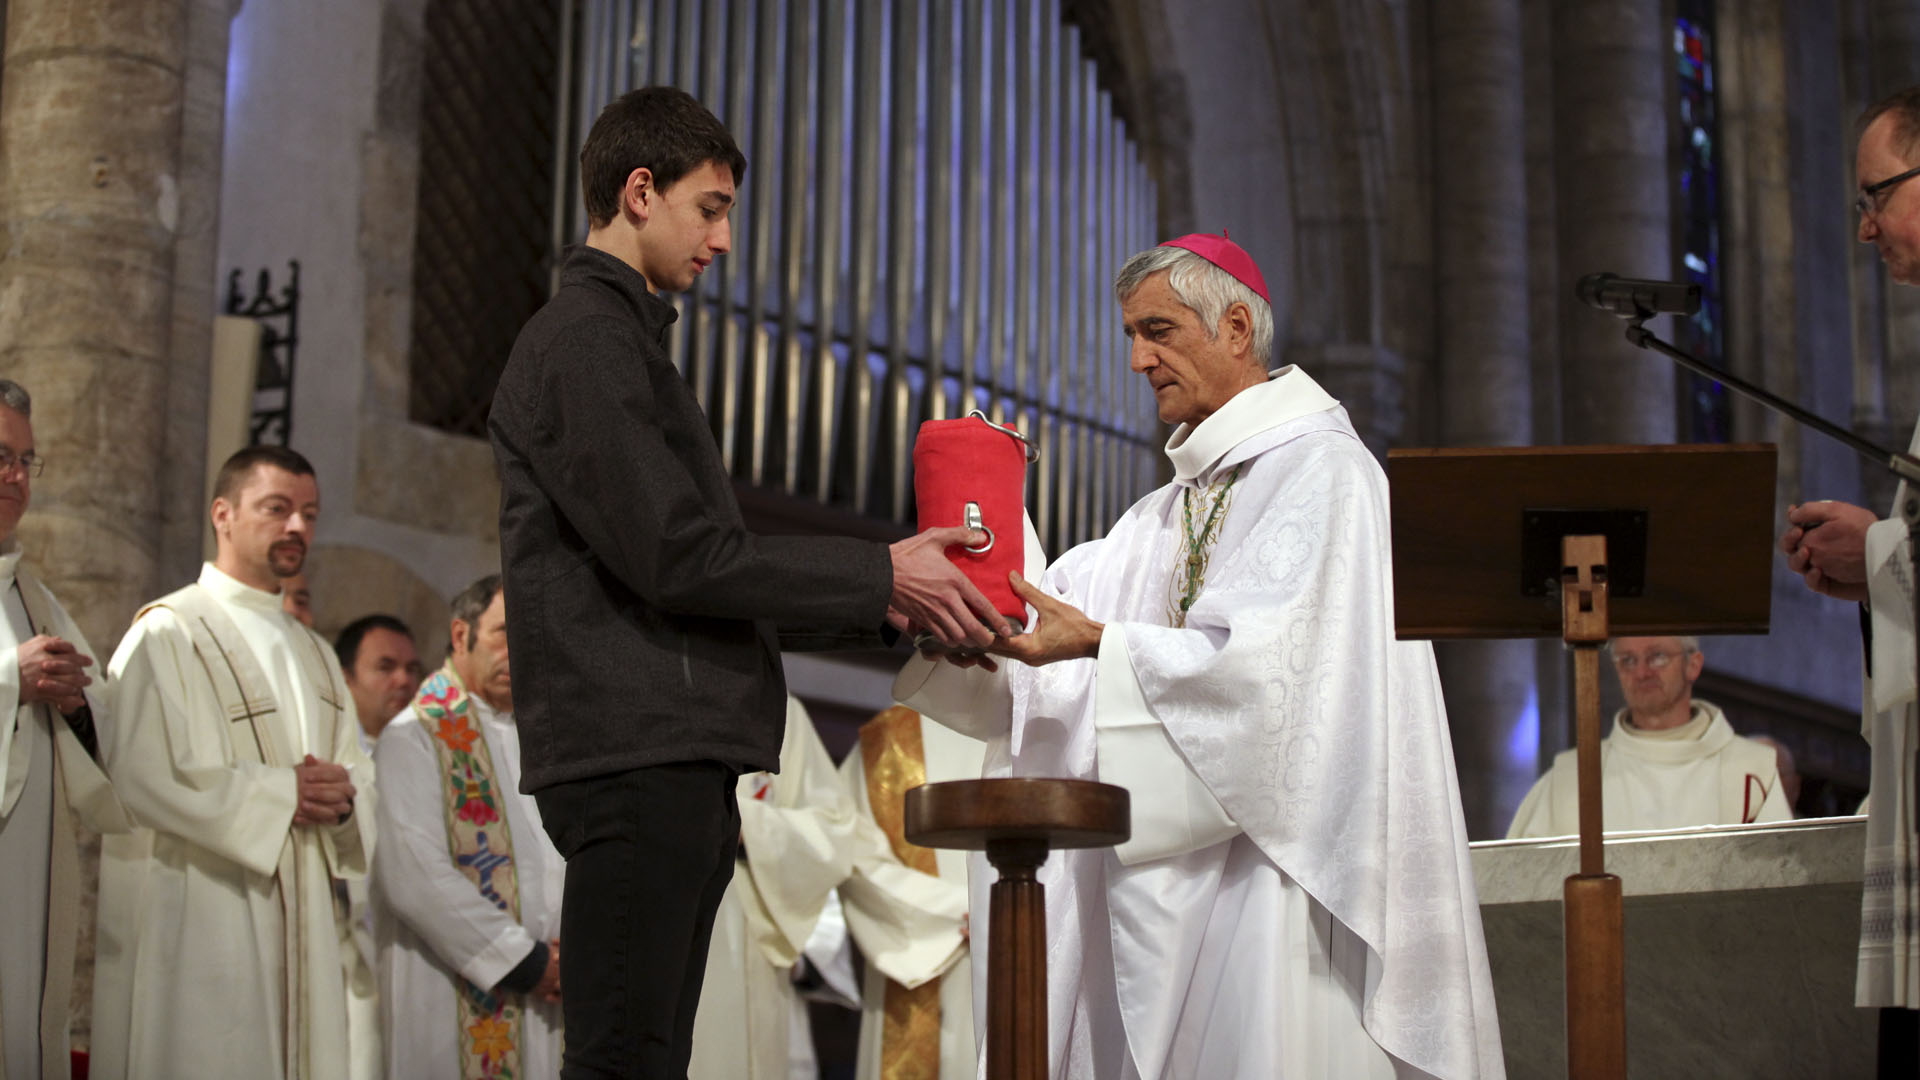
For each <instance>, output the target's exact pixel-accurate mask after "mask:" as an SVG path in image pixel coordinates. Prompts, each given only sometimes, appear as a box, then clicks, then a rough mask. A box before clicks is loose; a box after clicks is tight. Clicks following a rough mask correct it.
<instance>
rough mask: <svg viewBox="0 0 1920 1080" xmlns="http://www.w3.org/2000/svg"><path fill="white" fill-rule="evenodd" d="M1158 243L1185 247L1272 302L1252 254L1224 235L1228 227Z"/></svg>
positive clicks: (1164, 245) (1265, 281)
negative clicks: (1216, 234)
mask: <svg viewBox="0 0 1920 1080" xmlns="http://www.w3.org/2000/svg"><path fill="white" fill-rule="evenodd" d="M1160 246H1161V247H1177V248H1186V249H1187V250H1188V251H1191V252H1193V253H1194V254H1195V255H1198V256H1200V257H1201V258H1203V259H1205V260H1207V261H1208V262H1210V263H1212V264H1213V265H1215V266H1217V267H1219V268H1220V269H1222V270H1225V271H1226V272H1227V273H1229V274H1232V275H1233V276H1234V279H1235V280H1236V281H1238V282H1240V284H1242V285H1245V286H1246V287H1247V288H1249V289H1252V290H1253V291H1254V295H1256V296H1258V297H1260V299H1262V300H1265V301H1267V303H1269V304H1271V303H1273V301H1272V300H1271V299H1270V298H1269V297H1268V296H1267V279H1266V278H1264V277H1261V276H1260V267H1259V266H1257V265H1255V264H1254V261H1253V256H1251V255H1249V254H1247V249H1246V248H1243V247H1241V246H1240V245H1239V244H1236V243H1234V242H1233V241H1232V240H1229V239H1228V238H1227V231H1226V230H1225V229H1222V230H1220V235H1219V236H1215V235H1213V234H1212V233H1188V234H1187V235H1186V236H1182V237H1179V238H1178V239H1174V240H1168V241H1167V242H1166V243H1163V244H1161V245H1160Z"/></svg>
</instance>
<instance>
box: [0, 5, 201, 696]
mask: <svg viewBox="0 0 1920 1080" xmlns="http://www.w3.org/2000/svg"><path fill="white" fill-rule="evenodd" d="M7 8H8V10H7V28H6V45H5V67H4V72H5V76H4V86H0V217H3V218H4V222H5V228H6V230H7V243H6V247H5V256H4V258H0V371H4V372H5V373H6V374H7V375H8V376H9V377H11V378H13V379H16V380H17V381H19V382H21V383H22V384H24V385H25V386H26V387H27V388H28V390H30V391H31V392H32V393H33V395H34V417H33V418H34V435H35V439H36V442H37V443H38V446H39V450H40V452H41V453H43V454H45V455H46V456H47V459H48V462H49V464H48V466H47V472H46V475H45V476H44V477H43V478H42V479H41V480H40V482H39V483H37V484H36V485H35V488H36V490H35V491H34V502H33V508H32V510H31V511H30V512H29V513H28V514H27V517H26V519H25V521H24V522H23V523H22V525H21V530H20V531H21V538H22V541H23V543H25V545H26V547H27V551H28V552H29V559H30V561H31V564H32V565H33V566H34V567H35V569H37V570H38V571H39V572H40V573H41V574H42V575H43V576H44V577H45V578H46V580H47V582H48V584H49V585H51V586H52V588H53V590H54V592H55V593H56V594H58V595H59V596H60V598H61V599H62V600H63V601H64V602H65V603H66V605H67V607H68V608H69V609H70V610H71V611H72V612H73V614H74V617H75V618H76V620H77V621H78V622H79V624H80V627H81V629H82V630H83V631H84V632H85V633H86V634H87V636H88V638H89V639H90V641H91V643H92V644H93V646H94V648H95V649H96V650H98V651H99V652H100V653H102V654H106V653H109V652H110V651H111V650H112V648H113V646H114V644H115V643H116V642H117V640H118V639H119V637H120V635H121V633H122V632H123V631H124V630H125V628H126V625H127V623H128V621H129V620H130V618H131V617H132V614H133V612H134V610H135V608H136V607H137V606H138V605H139V604H140V603H141V602H143V601H145V600H148V599H151V598H152V597H153V596H154V595H155V594H156V593H157V592H158V589H157V585H158V581H157V580H156V570H157V567H158V557H159V549H160V523H161V515H160V505H161V490H162V484H163V482H164V481H163V478H164V476H165V473H166V469H165V458H166V451H167V440H166V428H167V405H168V382H169V380H168V349H169V343H170V339H171V336H172V328H173V326H172V324H173V302H174V294H173V263H174V236H175V232H176V229H177V227H178V225H179V216H180V184H179V180H178V177H179V166H180V128H181V113H182V99H183V89H184V83H185V79H184V73H185V52H186V40H187V12H188V4H187V2H186V0H11V2H10V3H9V4H8V5H7ZM104 658H105V657H104V655H103V656H102V657H101V659H103V660H104Z"/></svg>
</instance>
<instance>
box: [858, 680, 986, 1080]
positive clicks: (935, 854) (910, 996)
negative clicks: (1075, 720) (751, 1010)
mask: <svg viewBox="0 0 1920 1080" xmlns="http://www.w3.org/2000/svg"><path fill="white" fill-rule="evenodd" d="M985 755H986V746H985V745H983V744H982V743H981V742H980V740H978V739H972V738H968V737H967V736H965V735H962V734H960V733H959V732H957V731H954V730H953V729H951V728H949V727H946V726H945V725H943V724H936V723H934V722H933V721H931V720H928V719H926V718H925V717H923V716H921V715H920V714H919V713H916V712H914V711H913V710H912V709H907V708H902V707H900V706H898V705H896V706H894V707H893V708H891V709H888V710H887V711H885V712H883V713H881V714H880V715H878V716H876V717H874V718H873V719H872V720H869V721H867V722H866V723H865V724H863V725H861V728H860V744H859V745H858V746H856V747H854V749H853V752H852V753H850V754H848V755H847V760H846V761H845V762H844V763H843V764H842V765H841V766H840V776H841V778H842V780H843V782H844V785H845V787H846V789H847V792H848V793H849V794H850V795H851V796H852V798H853V803H854V808H855V809H856V810H857V811H858V812H859V815H860V826H859V829H858V831H857V832H856V834H855V841H856V844H857V846H856V847H855V850H854V856H853V874H852V876H851V877H849V878H847V880H846V883H845V884H843V885H841V886H840V897H841V901H842V902H843V903H844V905H845V907H846V913H847V928H848V930H849V931H850V932H851V933H852V934H853V940H854V942H855V943H856V944H858V945H859V946H860V952H861V955H863V956H865V957H866V959H867V973H866V980H865V982H864V983H863V985H862V988H861V1007H860V1050H859V1059H858V1062H857V1065H856V1071H855V1075H856V1076H858V1077H859V1078H860V1080H883V1078H890V1077H895V1076H936V1075H937V1076H943V1077H949V1076H952V1077H962V1078H965V1077H971V1076H973V1075H974V1074H975V1072H976V1071H977V1070H978V1068H979V1058H978V1054H977V1052H976V1050H975V1047H974V1036H973V969H972V965H971V963H970V962H969V959H968V950H967V940H968V933H967V930H968V927H967V857H966V853H965V852H962V851H955V850H952V849H940V850H935V849H933V848H924V847H920V846H919V845H917V844H911V843H908V842H907V838H906V820H905V803H904V801H903V800H904V797H905V795H906V793H907V792H908V791H909V790H911V789H913V788H916V787H919V786H920V785H921V784H938V783H941V782H943V781H947V780H977V779H979V777H980V770H981V766H982V764H983V763H984V760H985Z"/></svg>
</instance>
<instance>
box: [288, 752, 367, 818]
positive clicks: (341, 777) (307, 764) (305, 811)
mask: <svg viewBox="0 0 1920 1080" xmlns="http://www.w3.org/2000/svg"><path fill="white" fill-rule="evenodd" d="M293 776H294V779H295V781H296V782H297V783H298V785H299V791H300V805H299V807H298V808H297V809H295V810H294V812H293V823H294V824H295V825H338V824H340V823H341V822H343V821H345V820H347V818H349V817H351V816H352V815H353V794H354V792H353V780H352V778H351V777H350V776H348V774H347V770H346V766H344V765H335V764H334V763H333V762H331V761H321V760H320V759H319V758H317V757H314V756H313V755H312V754H308V755H307V759H306V760H305V761H302V762H301V763H300V764H298V765H295V766H294V767H293Z"/></svg>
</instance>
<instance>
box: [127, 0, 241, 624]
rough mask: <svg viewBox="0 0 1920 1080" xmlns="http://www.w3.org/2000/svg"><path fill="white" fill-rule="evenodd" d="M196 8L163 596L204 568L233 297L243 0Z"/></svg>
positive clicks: (176, 287)
mask: <svg viewBox="0 0 1920 1080" xmlns="http://www.w3.org/2000/svg"><path fill="white" fill-rule="evenodd" d="M186 6H187V8H188V11H187V46H186V57H185V61H186V63H185V73H184V76H183V79H184V81H183V86H182V100H183V107H182V111H181V117H180V158H179V162H180V179H179V191H180V212H179V225H178V226H177V228H176V230H175V233H174V249H173V304H172V310H171V319H172V329H171V338H170V347H169V355H168V358H167V375H168V382H167V406H166V408H167V418H166V435H165V438H166V455H165V456H166V460H165V464H164V465H163V466H162V468H163V470H164V472H163V480H162V491H163V495H162V501H161V505H160V517H161V526H160V557H159V565H158V576H159V582H160V585H159V588H158V589H157V590H156V591H158V592H165V591H167V590H169V589H171V588H173V587H174V586H175V585H176V584H185V583H186V582H188V581H191V580H192V579H193V578H194V577H195V576H196V575H197V574H199V572H200V559H201V547H200V545H201V537H202V525H203V523H204V522H205V521H206V518H207V499H206V492H205V491H204V490H203V487H204V485H205V483H206V456H207V359H208V355H209V354H210V353H211V351H212V349H213V316H214V314H215V313H216V312H217V311H218V310H219V309H220V305H221V304H222V303H223V302H224V300H225V297H224V295H223V291H224V290H223V288H222V281H221V277H222V275H221V273H220V268H219V266H218V265H217V257H216V251H217V248H218V246H219V232H220V162H221V151H222V148H223V147H224V145H225V132H226V113H227V53H228V49H229V46H230V44H231V38H232V33H231V31H232V28H233V17H234V16H235V15H236V14H238V13H239V11H240V0H186ZM127 614H128V615H131V614H132V612H128V613H127Z"/></svg>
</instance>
